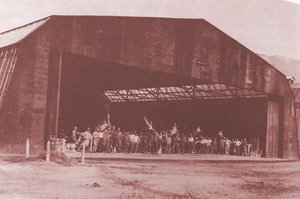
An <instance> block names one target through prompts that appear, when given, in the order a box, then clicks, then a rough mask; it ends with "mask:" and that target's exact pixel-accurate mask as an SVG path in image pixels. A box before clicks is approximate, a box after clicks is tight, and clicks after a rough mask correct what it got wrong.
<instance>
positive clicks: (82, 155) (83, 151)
mask: <svg viewBox="0 0 300 199" xmlns="http://www.w3.org/2000/svg"><path fill="white" fill-rule="evenodd" d="M84 156H85V141H83V143H82V153H81V163H82V164H84V158H85V157H84Z"/></svg>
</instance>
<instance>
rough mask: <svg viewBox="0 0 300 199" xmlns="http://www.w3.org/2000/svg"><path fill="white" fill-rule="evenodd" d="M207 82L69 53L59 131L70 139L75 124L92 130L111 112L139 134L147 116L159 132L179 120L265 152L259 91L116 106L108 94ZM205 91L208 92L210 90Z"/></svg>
mask: <svg viewBox="0 0 300 199" xmlns="http://www.w3.org/2000/svg"><path fill="white" fill-rule="evenodd" d="M178 83H179V85H178ZM201 84H202V85H204V84H203V82H193V80H191V79H183V78H180V77H177V76H172V75H170V76H169V75H166V74H163V73H154V72H149V71H146V70H142V69H134V68H129V67H127V68H126V67H123V66H119V65H116V64H108V63H99V62H96V61H95V60H93V59H87V58H86V57H83V56H77V55H72V54H70V55H64V59H63V64H62V67H61V89H60V103H59V117H58V119H59V125H58V129H59V130H60V129H63V130H64V133H65V134H66V135H67V136H70V133H71V130H72V128H73V127H74V126H78V127H80V130H82V131H83V130H85V129H86V128H87V127H91V128H93V127H94V126H95V125H97V124H99V122H101V121H102V120H103V119H105V118H106V115H107V113H110V114H111V119H112V123H113V124H115V125H116V126H119V127H121V128H123V129H125V130H127V129H129V130H133V129H137V130H139V129H143V128H145V123H144V121H143V116H147V117H149V119H150V120H152V121H153V123H154V125H155V127H156V128H158V129H170V128H171V127H172V125H173V124H174V123H175V122H176V123H177V124H178V126H179V127H180V128H181V130H182V131H183V132H185V133H189V132H191V131H192V130H193V129H194V128H196V127H197V126H198V125H200V126H201V128H203V129H204V130H205V133H206V135H207V136H215V135H216V133H217V132H218V131H219V130H221V129H222V130H223V133H224V135H225V136H227V137H229V138H248V139H253V138H256V140H255V144H256V145H257V146H255V148H259V149H262V150H263V154H265V153H266V132H267V126H266V125H267V114H266V112H267V98H266V97H262V96H261V94H259V93H255V92H254V93H253V92H252V91H243V90H240V91H238V92H239V93H233V91H232V90H229V91H226V90H221V91H220V90H217V91H215V93H214V95H211V94H212V93H211V94H210V96H208V97H210V98H211V97H212V96H215V95H216V96H218V95H217V94H219V93H221V92H222V93H224V94H226V93H227V92H228V93H229V94H234V95H236V94H241V95H245V93H246V94H247V95H248V94H249V95H250V96H247V97H245V96H246V95H245V96H244V97H232V98H230V97H229V98H228V96H225V97H226V99H217V98H213V99H189V100H176V99H175V100H174V99H172V100H160V99H158V100H156V99H155V100H152V101H139V102H138V101H133V102H129V101H126V100H125V98H126V97H125V96H123V98H124V102H122V103H113V102H111V100H110V99H109V98H108V96H107V95H106V94H105V92H106V91H108V90H111V91H118V90H119V91H120V90H122V89H127V90H130V89H131V88H134V89H139V88H155V87H160V86H167V87H168V86H171V87H172V86H174V85H175V86H177V87H180V85H201ZM211 86H212V87H214V88H217V87H220V88H222V89H225V87H226V86H225V85H211ZM202 87H205V86H202ZM206 87H207V86H206ZM208 87H209V86H208ZM184 89H189V88H188V87H185V88H184ZM210 89H211V88H210ZM199 92H200V91H199ZM201 92H204V93H205V91H201ZM181 95H182V94H178V96H181ZM252 95H253V96H258V97H253V96H252ZM182 96H183V95H182ZM252 141H253V140H252ZM268 146H269V145H268ZM275 147H276V146H275ZM277 147H278V146H277ZM275 153H276V150H275Z"/></svg>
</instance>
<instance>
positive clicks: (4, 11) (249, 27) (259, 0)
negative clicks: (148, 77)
mask: <svg viewBox="0 0 300 199" xmlns="http://www.w3.org/2000/svg"><path fill="white" fill-rule="evenodd" d="M49 15H113V16H150V17H176V18H204V19H206V20H207V21H209V22H210V23H212V24H213V25H215V26H217V27H218V28H219V29H221V30H222V31H224V32H225V33H227V34H228V35H230V36H231V37H233V38H234V39H236V40H238V41H239V42H240V43H242V44H244V45H245V46H246V47H248V48H249V49H251V50H252V51H254V52H255V53H259V54H260V53H262V54H266V55H281V56H285V57H289V58H293V59H300V38H299V37H300V0H289V1H284V0H0V32H3V31H5V30H8V29H11V28H14V27H17V26H20V25H24V24H26V23H30V22H32V21H35V20H38V19H40V18H44V17H47V16H49Z"/></svg>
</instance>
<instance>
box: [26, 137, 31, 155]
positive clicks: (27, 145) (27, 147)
mask: <svg viewBox="0 0 300 199" xmlns="http://www.w3.org/2000/svg"><path fill="white" fill-rule="evenodd" d="M29 149H30V147H29V138H27V139H26V159H28V158H29Z"/></svg>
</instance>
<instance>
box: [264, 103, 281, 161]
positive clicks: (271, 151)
mask: <svg viewBox="0 0 300 199" xmlns="http://www.w3.org/2000/svg"><path fill="white" fill-rule="evenodd" d="M278 138H279V103H278V102H274V101H269V102H268V110H267V139H266V157H270V158H277V157H278V152H279V151H278V141H279V140H278Z"/></svg>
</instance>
